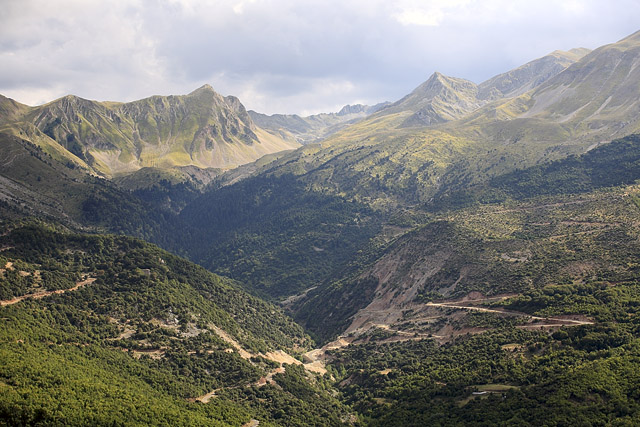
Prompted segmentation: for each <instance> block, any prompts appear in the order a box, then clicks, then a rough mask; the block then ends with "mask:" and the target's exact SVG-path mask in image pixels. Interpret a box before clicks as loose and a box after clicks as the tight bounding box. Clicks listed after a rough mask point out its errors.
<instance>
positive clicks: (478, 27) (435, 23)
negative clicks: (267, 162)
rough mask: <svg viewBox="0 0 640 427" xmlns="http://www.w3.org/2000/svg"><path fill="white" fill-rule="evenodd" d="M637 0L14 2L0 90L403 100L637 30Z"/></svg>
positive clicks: (8, 11) (2, 14) (7, 17)
mask: <svg viewBox="0 0 640 427" xmlns="http://www.w3.org/2000/svg"><path fill="white" fill-rule="evenodd" d="M638 15H640V4H639V3H638V2H637V1H634V0H620V1H617V2H602V1H598V0H570V1H567V2H557V1H555V0H553V1H552V0H539V1H536V2H529V1H523V0H511V1H506V0H483V1H479V0H447V1H445V0H422V1H419V0H399V1H396V2H386V1H382V0H368V1H367V0H352V1H344V0H322V1H321V0H306V1H304V2H301V1H299V0H133V1H125V0H113V1H110V2H102V1H97V0H57V1H55V2H51V1H45V0H4V2H3V7H2V8H0V63H2V67H0V93H2V94H4V95H7V96H11V97H14V98H16V99H17V100H18V101H21V102H25V103H29V104H38V103H42V102H44V101H49V100H51V99H52V98H53V97H58V96H62V95H65V94H67V93H73V94H76V95H79V96H82V97H86V98H90V99H100V100H121V101H128V100H134V99H139V98H142V97H145V96H150V95H154V94H162V95H167V94H181V93H188V92H190V91H192V90H193V89H195V88H197V87H199V86H200V85H202V84H204V83H210V84H211V85H213V86H214V88H215V89H216V90H217V91H219V92H221V93H222V94H225V95H228V94H233V95H236V96H238V97H240V99H241V100H242V102H243V103H244V104H245V105H246V106H247V107H248V108H254V109H256V110H259V111H262V112H266V113H275V112H283V113H293V112H297V113H300V112H303V111H305V112H319V111H329V110H330V109H334V108H339V107H340V106H341V105H344V104H346V103H352V102H356V101H362V100H364V101H366V102H379V101H383V100H396V99H399V98H400V97H402V96H403V95H405V94H406V93H408V92H409V91H411V90H412V89H413V88H414V87H416V86H418V85H419V84H420V83H422V82H423V81H424V80H426V79H427V78H428V76H429V75H430V74H431V73H433V71H436V70H437V71H440V72H442V73H444V74H449V75H453V76H456V77H462V78H466V79H470V80H473V81H476V82H480V81H482V80H485V79H487V78H489V77H491V76H492V75H495V74H497V73H500V72H504V71H506V70H508V69H510V68H513V67H516V66H519V65H521V64H523V63H525V62H527V61H529V60H532V59H534V58H537V57H540V56H543V55H545V54H546V53H548V52H550V51H553V50H555V49H564V50H567V49H571V48H573V47H579V46H584V47H591V48H594V47H598V46H600V45H602V44H605V43H610V42H614V41H616V40H618V39H620V38H622V37H624V36H626V35H627V34H630V33H632V32H634V31H636V30H638V28H637V22H635V21H636V20H635V19H634V17H635V16H638Z"/></svg>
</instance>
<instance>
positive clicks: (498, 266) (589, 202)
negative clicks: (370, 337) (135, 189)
mask: <svg viewBox="0 0 640 427" xmlns="http://www.w3.org/2000/svg"><path fill="white" fill-rule="evenodd" d="M639 150H640V137H638V136H637V135H633V136H630V137H627V138H624V139H622V140H618V141H614V142H611V143H610V144H607V145H603V146H602V147H599V148H596V149H594V150H592V151H591V152H589V153H587V154H584V155H582V156H580V157H573V158H568V159H564V160H559V161H556V162H553V163H551V164H547V165H542V166H537V167H533V168H530V169H527V170H524V171H518V172H513V173H510V174H507V175H504V176H500V177H497V178H495V179H493V180H492V181H491V183H490V184H489V185H488V186H487V187H485V188H482V187H480V188H473V189H470V190H469V191H468V193H469V194H474V195H476V194H477V197H476V198H475V199H473V198H470V197H469V195H468V194H466V193H464V192H462V193H457V194H456V193H454V194H451V195H449V196H450V200H451V203H449V204H443V205H442V207H443V208H446V209H450V208H451V207H454V208H455V207H456V206H464V208H463V209H459V210H452V211H448V210H443V211H441V212H438V211H437V210H434V211H432V215H433V216H432V217H431V218H430V220H429V221H428V222H427V223H426V224H424V225H423V226H420V227H417V228H415V229H414V230H412V231H410V232H407V233H406V234H405V235H403V236H402V237H400V238H398V239H397V240H396V241H395V242H394V243H393V244H392V245H391V246H389V247H388V248H387V249H385V251H384V254H383V255H381V256H380V257H379V258H378V259H377V260H375V261H372V262H370V265H369V266H368V267H363V266H362V263H360V264H358V263H357V262H354V264H355V265H356V266H358V267H359V268H357V269H355V270H352V271H351V272H349V276H346V277H343V278H341V279H340V280H337V281H335V282H334V283H332V284H328V283H326V284H325V285H324V286H320V287H318V288H317V289H315V290H312V291H311V292H309V293H308V294H307V295H306V297H305V298H306V301H305V300H304V299H303V300H300V301H298V304H300V306H298V307H297V308H296V310H297V313H298V314H297V319H298V320H299V321H300V322H301V323H302V324H303V325H305V327H307V328H308V329H310V330H311V331H313V332H314V333H316V334H318V335H319V336H323V337H327V336H329V337H330V336H331V335H332V334H336V333H337V332H344V331H345V330H346V332H347V333H348V332H356V331H357V332H358V333H363V332H364V331H366V330H367V329H369V328H371V327H373V326H374V325H376V324H388V325H391V326H393V325H394V324H396V325H401V324H404V325H405V327H407V325H412V324H413V323H412V321H411V319H413V318H415V319H420V318H423V317H425V316H428V315H429V310H431V309H432V308H430V307H429V306H428V302H430V301H433V300H434V299H435V300H443V299H446V300H450V299H453V300H456V299H458V300H459V299H460V298H465V297H468V295H472V294H474V293H480V294H482V295H485V296H492V295H501V294H514V293H523V292H529V291H531V290H533V289H541V288H544V287H545V286H551V285H554V284H559V283H565V282H566V283H575V282H579V283H583V282H589V281H593V280H596V278H599V279H601V280H604V279H605V278H606V279H607V280H610V281H625V280H631V279H633V278H634V277H635V275H636V274H637V271H636V267H635V266H632V265H627V261H628V260H629V259H632V258H633V257H635V256H636V255H635V254H638V253H640V246H639V245H638V242H637V240H635V239H636V237H635V236H636V235H640V234H639V233H640V230H638V228H637V224H635V219H634V218H635V217H636V216H637V210H638V200H639V199H638V195H639V193H638V186H637V185H634V182H635V181H636V180H637V179H640V165H639V162H640V160H639V156H638V152H639ZM614 165H615V166H614ZM602 189H605V190H602ZM549 196H552V197H549ZM483 200H484V201H485V203H486V205H482V204H481V203H480V201H483ZM465 201H466V204H465V203H464V202H465ZM454 202H455V203H454ZM436 205H437V204H436ZM320 301H322V303H320ZM572 309H573V310H575V309H576V307H570V308H568V310H572ZM407 313H411V314H407ZM569 313H570V311H568V312H567V313H563V314H569ZM574 314H577V313H574ZM318 319H322V320H321V321H320V320H318ZM372 325H373V326H372ZM442 327H443V325H436V329H431V330H429V327H428V326H425V328H426V329H427V330H428V332H430V333H433V334H440V335H441V333H442V331H441V330H439V329H437V328H442ZM425 328H423V329H425ZM422 332H425V331H422Z"/></svg>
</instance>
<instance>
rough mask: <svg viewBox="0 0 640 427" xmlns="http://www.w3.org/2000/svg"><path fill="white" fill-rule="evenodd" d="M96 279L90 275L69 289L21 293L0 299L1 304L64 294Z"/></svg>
mask: <svg viewBox="0 0 640 427" xmlns="http://www.w3.org/2000/svg"><path fill="white" fill-rule="evenodd" d="M95 281H96V278H95V277H89V278H88V279H85V280H83V281H81V282H76V285H75V286H74V287H72V288H69V289H59V290H57V291H42V292H36V293H34V294H28V295H21V296H19V297H15V298H12V299H8V300H3V301H0V306H3V307H4V306H5V305H12V304H16V303H18V302H20V301H22V300H25V299H28V298H32V299H40V298H44V297H48V296H50V295H54V294H64V293H65V292H73V291H77V290H78V289H80V288H82V287H83V286H86V285H89V284H91V283H93V282H95Z"/></svg>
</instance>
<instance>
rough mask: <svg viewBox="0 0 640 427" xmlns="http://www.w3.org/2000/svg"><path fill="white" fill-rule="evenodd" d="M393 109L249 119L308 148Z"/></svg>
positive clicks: (366, 108) (349, 109)
mask: <svg viewBox="0 0 640 427" xmlns="http://www.w3.org/2000/svg"><path fill="white" fill-rule="evenodd" d="M387 105H389V103H388V102H382V103H379V104H376V105H363V104H355V105H345V106H344V107H342V108H341V109H340V111H339V112H337V113H321V114H314V115H311V116H306V117H300V116H298V115H297V114H273V115H270V116H268V115H266V114H262V113H257V112H255V111H252V110H249V116H251V118H252V119H253V121H254V122H255V123H256V124H257V125H258V126H260V127H262V128H264V129H267V130H270V131H273V132H280V133H281V135H283V136H285V135H286V136H288V137H289V138H293V139H295V140H296V141H298V142H299V143H301V144H308V143H311V142H314V141H318V140H320V139H323V138H326V137H328V136H330V135H332V134H334V133H335V132H337V131H339V130H340V129H343V128H344V127H346V126H348V125H350V124H353V123H355V122H356V121H358V120H360V119H362V118H364V117H367V116H368V115H371V114H373V113H375V112H377V111H379V110H381V109H383V108H385V107H387Z"/></svg>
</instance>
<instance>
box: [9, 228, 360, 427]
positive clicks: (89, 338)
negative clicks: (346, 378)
mask: <svg viewBox="0 0 640 427" xmlns="http://www.w3.org/2000/svg"><path fill="white" fill-rule="evenodd" d="M3 227H4V229H5V234H4V235H3V236H2V238H1V240H2V242H1V244H0V245H1V247H2V252H1V255H0V264H2V267H3V268H2V269H1V270H0V274H1V276H2V281H1V283H2V289H1V291H2V296H1V297H0V298H1V299H2V301H1V304H2V306H3V307H2V308H1V309H0V310H1V311H2V322H3V328H2V339H1V340H2V346H1V350H0V351H1V352H2V360H3V363H2V367H1V368H0V381H1V382H0V386H1V387H2V389H3V393H2V394H3V398H2V399H1V400H0V414H1V415H0V416H1V418H2V419H3V420H4V422H6V423H8V424H10V425H33V424H37V423H43V424H58V423H61V424H75V425H80V424H83V425H87V424H94V425H106V424H113V423H116V424H120V423H123V422H125V423H135V424H153V425H165V424H167V423H168V424H171V425H212V424H213V425H218V424H219V425H238V426H239V425H242V424H243V423H245V422H248V421H249V419H250V418H255V419H258V420H262V421H263V422H264V423H265V424H266V425H269V424H270V422H274V423H279V422H280V421H283V422H285V423H286V424H289V425H314V424H315V425H327V424H339V423H340V421H339V418H340V417H342V416H347V415H348V414H347V412H346V409H344V408H343V407H342V406H341V405H340V404H338V402H337V401H336V400H335V399H334V398H333V397H331V396H330V395H328V394H327V392H326V391H323V388H324V387H325V380H323V379H321V378H318V377H316V376H315V375H314V374H312V373H310V372H307V371H305V370H304V369H303V368H301V367H300V368H297V367H296V366H294V365H287V366H286V368H282V367H281V362H282V361H283V360H286V361H287V363H298V364H300V362H297V361H296V360H295V359H293V358H292V357H291V356H287V354H286V353H285V352H288V353H290V354H293V355H296V354H300V353H301V352H303V351H304V350H305V349H308V348H309V346H310V344H311V342H310V340H309V339H308V337H307V336H306V335H305V334H304V332H303V331H302V329H301V328H300V327H299V326H298V325H296V324H295V323H293V321H292V320H291V319H289V318H288V317H286V316H284V315H283V314H282V312H281V311H280V310H279V309H277V308H276V307H274V306H272V305H270V304H267V303H265V302H263V301H260V300H258V299H256V298H254V297H250V296H248V295H247V294H246V293H244V292H243V291H241V290H240V289H239V288H238V285H237V284H236V283H234V282H232V281H230V280H228V279H223V278H220V277H218V276H215V275H213V274H211V273H209V272H207V271H206V270H204V269H203V268H201V267H198V266H196V265H194V264H191V263H189V262H187V261H184V260H182V259H180V258H178V257H176V256H174V255H171V254H169V253H167V252H165V251H162V250H160V249H158V248H156V247H154V246H151V245H149V244H147V243H144V242H142V241H139V240H135V239H131V238H126V237H113V236H89V235H75V234H68V233H64V232H59V231H56V230H54V229H51V228H49V227H46V226H43V225H40V224H24V225H21V224H17V223H13V224H7V223H5V224H3ZM300 366H301V364H300ZM265 378H266V379H265ZM264 399H267V400H268V402H269V403H264V404H263V403H259V402H260V401H263V400H264ZM202 402H209V403H207V404H203V403H202ZM278 420H280V421H278Z"/></svg>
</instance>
